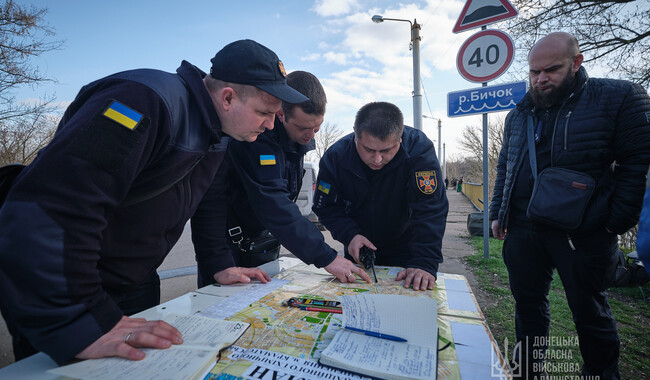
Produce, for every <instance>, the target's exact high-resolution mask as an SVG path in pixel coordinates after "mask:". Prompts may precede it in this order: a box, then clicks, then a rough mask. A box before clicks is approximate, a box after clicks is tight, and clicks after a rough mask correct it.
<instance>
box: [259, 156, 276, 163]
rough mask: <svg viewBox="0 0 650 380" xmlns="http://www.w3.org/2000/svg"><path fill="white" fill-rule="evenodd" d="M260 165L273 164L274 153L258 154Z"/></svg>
mask: <svg viewBox="0 0 650 380" xmlns="http://www.w3.org/2000/svg"><path fill="white" fill-rule="evenodd" d="M260 165H275V155H274V154H260Z"/></svg>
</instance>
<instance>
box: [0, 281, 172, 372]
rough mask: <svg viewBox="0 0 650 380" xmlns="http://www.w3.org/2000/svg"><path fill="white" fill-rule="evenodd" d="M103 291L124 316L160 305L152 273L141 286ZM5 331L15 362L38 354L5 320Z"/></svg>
mask: <svg viewBox="0 0 650 380" xmlns="http://www.w3.org/2000/svg"><path fill="white" fill-rule="evenodd" d="M104 290H105V291H106V293H108V295H109V296H110V297H111V298H112V299H113V301H115V303H116V304H117V306H118V307H119V308H120V310H122V312H123V313H124V315H132V314H135V313H139V312H141V311H143V310H146V309H148V308H150V307H154V306H157V305H158V304H160V277H158V273H156V272H154V273H152V274H151V275H149V276H148V277H147V278H146V279H145V280H144V281H143V282H142V283H141V284H139V285H137V286H135V287H133V288H130V289H122V290H117V289H111V288H107V287H104ZM5 322H6V323H7V329H8V330H9V333H10V334H11V339H12V344H13V350H14V358H15V360H16V361H18V360H21V359H24V358H26V357H28V356H32V355H34V354H36V353H37V352H38V350H36V349H35V348H34V347H33V346H32V345H31V344H30V343H29V341H28V340H27V339H26V338H25V336H24V335H22V334H21V333H20V332H18V330H17V328H16V326H15V325H14V324H13V323H11V321H9V320H5Z"/></svg>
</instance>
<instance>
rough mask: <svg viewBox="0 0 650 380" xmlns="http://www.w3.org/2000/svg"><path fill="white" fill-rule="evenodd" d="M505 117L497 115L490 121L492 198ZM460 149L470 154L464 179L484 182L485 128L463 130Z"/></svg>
mask: <svg viewBox="0 0 650 380" xmlns="http://www.w3.org/2000/svg"><path fill="white" fill-rule="evenodd" d="M504 124H505V115H502V114H501V115H496V116H494V117H492V119H491V120H489V121H488V130H487V132H488V173H489V174H488V176H489V180H490V183H489V186H488V194H489V195H490V196H492V190H493V189H494V179H495V178H496V167H497V161H498V159H499V152H500V151H501V145H502V144H503V127H504ZM459 144H460V149H461V150H462V151H464V152H466V153H468V154H469V156H470V157H471V163H470V162H466V163H465V167H466V170H467V172H466V173H465V174H464V177H466V178H470V179H471V180H472V181H473V182H478V183H481V182H483V127H482V126H478V125H467V126H465V128H464V129H463V132H462V136H461V138H460V139H459Z"/></svg>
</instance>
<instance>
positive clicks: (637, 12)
mask: <svg viewBox="0 0 650 380" xmlns="http://www.w3.org/2000/svg"><path fill="white" fill-rule="evenodd" d="M513 4H514V5H515V7H516V8H517V9H518V10H519V16H518V17H516V18H514V19H511V20H509V21H507V22H505V29H507V31H508V32H509V33H510V34H511V36H512V37H513V40H515V41H517V45H518V51H519V52H521V53H522V54H520V55H519V56H518V61H519V64H520V65H522V67H523V65H524V63H523V61H524V60H525V55H526V54H527V52H528V51H529V50H530V48H531V47H532V45H533V44H534V43H535V41H537V40H539V39H540V38H541V37H542V36H544V35H546V34H548V33H550V32H556V31H565V32H569V33H571V34H573V35H574V36H575V37H576V38H577V39H578V42H579V43H580V49H581V51H582V52H583V53H584V54H585V58H586V60H585V62H590V61H597V62H598V65H599V66H602V67H607V68H609V70H610V74H611V75H614V76H616V77H619V78H625V79H628V80H631V81H634V82H637V83H639V84H641V85H642V86H644V87H646V88H647V87H650V54H648V52H649V51H650V2H648V1H647V0H636V1H634V0H614V1H595V0H563V1H549V0H514V1H513Z"/></svg>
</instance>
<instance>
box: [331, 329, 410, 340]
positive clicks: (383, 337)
mask: <svg viewBox="0 0 650 380" xmlns="http://www.w3.org/2000/svg"><path fill="white" fill-rule="evenodd" d="M343 328H344V329H346V330H350V331H355V332H360V333H363V334H366V335H368V336H374V337H376V338H381V339H386V340H392V341H395V342H407V340H406V339H404V338H400V337H398V336H394V335H388V334H382V333H378V332H374V331H368V330H362V329H358V328H356V327H349V326H345V327H343Z"/></svg>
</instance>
